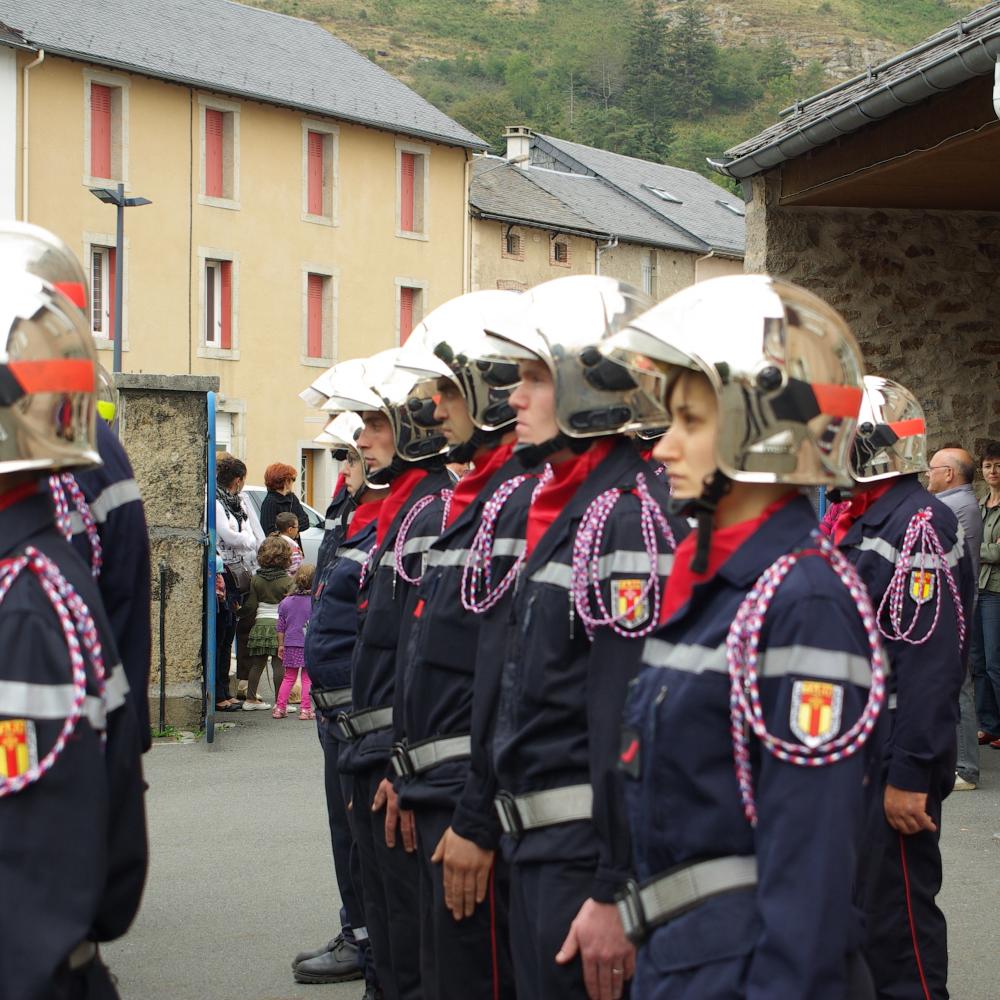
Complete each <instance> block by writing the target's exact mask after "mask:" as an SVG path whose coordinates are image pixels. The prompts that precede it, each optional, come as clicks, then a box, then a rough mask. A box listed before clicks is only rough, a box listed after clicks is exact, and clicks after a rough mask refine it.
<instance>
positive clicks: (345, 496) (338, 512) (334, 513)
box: [313, 486, 355, 604]
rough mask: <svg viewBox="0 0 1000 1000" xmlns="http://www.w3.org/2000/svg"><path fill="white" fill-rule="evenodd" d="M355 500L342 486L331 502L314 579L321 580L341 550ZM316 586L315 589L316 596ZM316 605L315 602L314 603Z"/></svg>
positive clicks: (324, 525)
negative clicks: (336, 553) (328, 565)
mask: <svg viewBox="0 0 1000 1000" xmlns="http://www.w3.org/2000/svg"><path fill="white" fill-rule="evenodd" d="M354 506H355V505H354V498H353V497H352V496H351V494H350V493H348V492H347V487H346V486H341V487H340V489H339V490H337V492H336V493H335V494H334V495H333V498H332V499H331V500H330V505H329V506H328V507H327V508H326V519H325V521H324V523H323V539H322V541H321V542H320V543H319V551H318V552H317V553H316V573H315V577H314V579H315V580H316V581H318V580H319V578H320V576H321V574H322V573H323V570H324V569H326V564H327V563H328V562H329V561H330V560H331V559H332V558H333V554H334V553H335V552H336V551H337V549H338V548H340V543H341V542H342V541H343V538H344V532H346V531H347V525H348V523H349V521H350V518H351V515H352V513H353V511H354ZM315 589H316V586H315V585H314V587H313V592H314V594H315ZM314 604H315V602H314Z"/></svg>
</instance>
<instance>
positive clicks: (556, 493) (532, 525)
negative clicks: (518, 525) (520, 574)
mask: <svg viewBox="0 0 1000 1000" xmlns="http://www.w3.org/2000/svg"><path fill="white" fill-rule="evenodd" d="M616 441H617V439H616V438H613V437H611V438H603V439H601V440H599V441H596V442H595V443H594V444H592V445H591V446H590V447H589V448H588V449H587V450H586V451H585V452H584V453H583V454H582V455H574V456H573V457H572V458H569V459H567V460H566V461H565V462H560V463H559V464H558V465H553V466H552V479H551V480H549V482H548V483H546V484H545V486H543V487H542V489H541V490H540V491H539V493H538V496H536V497H535V502H534V503H533V504H532V505H531V509H530V510H529V511H528V524H527V528H526V531H525V540H526V543H527V548H526V550H525V559H527V558H528V557H529V556H530V555H531V553H532V552H534V550H535V546H537V545H538V543H539V542H540V541H541V539H542V535H544V534H545V532H546V531H548V529H549V528H550V527H551V525H552V522H553V521H555V519H556V518H557V517H558V516H559V515H560V514H561V513H562V511H563V508H564V507H565V506H566V505H567V504H568V503H569V502H570V500H572V499H573V496H574V494H575V493H576V491H577V490H578V489H579V488H580V487H581V486H582V485H583V483H584V481H585V480H586V478H587V476H589V475H590V474H591V472H593V471H594V469H596V468H597V466H598V465H600V464H601V462H603V461H604V459H605V458H607V456H608V455H609V454H610V452H611V449H612V448H613V447H614V446H615V443H616Z"/></svg>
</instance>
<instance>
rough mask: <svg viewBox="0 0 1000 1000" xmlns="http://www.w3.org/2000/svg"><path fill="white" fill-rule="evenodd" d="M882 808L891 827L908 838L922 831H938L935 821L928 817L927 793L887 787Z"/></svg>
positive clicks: (891, 786)
mask: <svg viewBox="0 0 1000 1000" xmlns="http://www.w3.org/2000/svg"><path fill="white" fill-rule="evenodd" d="M882 808H883V809H885V818H886V819H887V820H888V821H889V826H891V827H892V828H893V829H894V830H898V831H899V832H900V833H905V834H906V835H907V836H911V835H912V834H914V833H920V831H921V830H930V831H931V832H932V833H933V832H934V831H935V830H937V825H936V824H935V822H934V820H932V819H931V818H930V816H928V815H927V794H926V792H905V791H903V789H902V788H895V787H894V786H893V785H886V786H885V798H884V799H883V800H882Z"/></svg>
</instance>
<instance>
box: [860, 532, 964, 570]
mask: <svg viewBox="0 0 1000 1000" xmlns="http://www.w3.org/2000/svg"><path fill="white" fill-rule="evenodd" d="M858 548H859V549H860V550H861V551H862V552H874V553H875V554H876V555H879V556H881V557H882V558H883V559H884V560H885V561H886V562H888V563H891V564H892V565H893V566H895V565H896V563H897V562H898V561H899V549H897V548H896V547H895V546H894V545H890V544H889V542H887V541H886V540H885V539H884V538H862V539H861V542H860V544H859V545H858ZM963 555H965V532H964V531H963V530H962V526H961V525H959V526H958V538H957V540H956V541H955V544H954V545H953V546H952V547H951V548H950V549H949V550H948V551H947V552H946V553H945V563H946V564H947V566H948V568H949V569H954V568H955V566H957V565H958V563H959V561H960V560H961V558H962V556H963ZM937 565H938V557H937V556H936V555H934V554H933V553H928V554H926V555H925V554H924V553H922V552H916V553H914V555H913V562H912V566H913V569H936V568H937Z"/></svg>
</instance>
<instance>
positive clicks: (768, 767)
mask: <svg viewBox="0 0 1000 1000" xmlns="http://www.w3.org/2000/svg"><path fill="white" fill-rule="evenodd" d="M815 527H816V516H815V514H814V512H813V510H812V508H811V506H810V504H809V502H808V500H806V499H805V498H803V497H797V498H795V499H794V500H793V501H792V502H791V503H790V504H788V505H787V506H785V507H782V508H779V509H778V510H777V511H776V512H775V513H774V514H773V515H772V516H771V517H769V518H768V519H767V520H766V521H765V522H764V523H763V524H762V525H761V527H760V528H759V529H758V530H757V531H756V533H755V534H754V535H753V536H752V537H751V538H750V539H748V540H747V541H746V542H745V543H744V544H743V545H742V546H741V547H740V548H739V549H737V550H736V552H735V553H734V554H733V555H732V556H731V557H730V558H729V559H728V560H727V561H726V562H725V563H724V564H723V565H722V567H721V568H720V569H719V571H718V573H717V574H716V575H715V576H714V577H712V578H710V579H709V580H707V581H706V582H705V583H702V584H698V585H696V586H695V587H694V590H693V593H692V595H691V598H690V600H689V602H688V603H687V604H686V605H685V606H684V607H682V608H680V609H679V610H678V611H677V612H676V613H675V614H674V615H673V617H672V618H671V619H670V621H669V622H668V623H667V624H666V625H665V626H662V627H661V628H660V629H658V630H657V632H656V633H654V635H653V636H651V637H650V638H649V639H647V640H646V643H645V648H644V649H643V651H642V668H641V671H640V673H639V676H638V677H637V678H636V680H635V681H634V683H633V684H632V686H631V690H630V692H629V697H628V702H627V705H626V711H625V724H626V728H625V734H626V740H623V741H622V742H623V746H624V745H625V743H626V741H627V740H628V738H630V737H631V738H632V739H633V740H634V741H635V742H633V743H632V745H630V746H628V747H627V748H626V749H625V750H624V753H623V755H622V764H623V767H624V766H625V764H626V763H627V764H628V765H629V766H628V768H627V774H629V777H628V778H627V779H626V797H627V802H628V811H629V820H630V824H631V829H632V840H633V849H634V851H635V859H636V868H637V872H638V875H639V878H640V879H641V880H645V879H647V878H650V877H652V876H654V875H658V874H661V873H664V872H667V871H668V870H670V869H671V868H674V867H675V866H678V865H684V864H690V863H692V862H695V861H701V860H707V859H711V858H716V857H725V856H729V855H754V854H755V855H756V856H757V866H758V879H759V882H758V887H757V891H756V893H754V892H747V891H742V892H741V891H737V892H730V893H725V894H722V895H719V896H716V897H715V898H712V899H709V900H707V901H706V902H703V903H701V904H700V905H698V906H696V907H695V908H694V909H693V910H691V911H689V912H688V913H685V914H683V915H681V916H679V917H676V918H674V919H673V920H671V921H669V922H668V923H666V924H664V925H662V926H661V927H659V928H657V929H656V930H654V931H653V932H652V935H651V937H650V938H649V940H648V941H647V942H646V944H645V946H644V948H643V949H642V950H641V951H640V953H639V964H640V969H639V972H638V973H637V982H642V983H646V982H647V981H648V980H649V979H650V978H652V979H653V980H657V981H658V982H659V985H660V991H658V992H657V995H663V996H670V997H672V998H676V1000H704V998H705V997H706V996H716V995H718V996H740V997H745V998H747V1000H804V998H806V997H808V998H809V1000H849V998H848V997H847V983H846V980H845V972H846V959H847V956H848V954H849V953H851V952H853V951H855V950H856V949H857V947H858V944H859V943H860V940H861V918H860V915H859V914H858V913H857V911H855V910H854V909H853V907H852V901H851V888H852V882H853V876H854V871H855V867H856V860H857V854H858V847H859V837H860V831H861V828H862V820H863V815H864V806H865V801H866V799H865V794H864V783H865V779H866V775H867V774H868V772H869V770H870V769H871V766H870V761H871V760H872V759H874V756H876V755H877V746H878V738H877V737H875V736H873V738H872V739H870V740H869V741H868V743H867V744H866V746H865V747H864V748H863V749H862V750H861V751H860V752H859V753H858V754H856V755H855V756H853V757H850V758H847V759H845V760H842V761H840V762H839V763H837V764H832V765H828V766H824V767H800V766H797V765H794V764H790V763H785V762H783V761H780V760H778V759H777V758H776V757H774V756H772V755H771V754H770V753H769V752H768V751H767V750H765V749H764V748H762V747H761V746H760V744H759V742H758V741H757V739H756V737H754V736H752V735H751V741H750V753H751V761H752V766H753V785H754V790H755V798H756V803H757V811H758V822H757V826H756V828H752V827H751V826H750V823H749V822H748V820H747V819H746V817H745V816H744V813H743V805H742V800H741V798H740V791H739V786H738V784H737V781H736V775H735V771H734V764H733V744H732V737H731V734H730V711H729V674H728V666H727V661H726V647H725V643H726V637H727V635H728V633H729V628H730V625H731V624H732V622H733V619H734V617H735V616H736V611H737V608H738V607H739V606H740V604H741V603H742V601H743V599H744V597H745V596H746V595H747V593H748V591H749V590H750V588H751V587H752V586H753V584H754V582H755V581H756V580H757V578H758V577H759V576H760V574H761V573H762V572H764V571H765V570H766V569H767V568H768V567H769V566H771V565H772V564H773V563H774V562H775V560H776V559H778V557H779V556H781V555H783V554H785V553H787V552H791V551H794V550H795V549H796V548H805V549H813V548H815V545H814V544H813V543H812V541H811V540H810V533H811V532H812V531H813V529H814V528H815ZM759 649H760V653H759V656H760V659H759V666H758V673H759V677H760V694H761V700H762V704H763V711H764V718H765V720H766V722H767V728H768V730H769V731H770V732H771V733H772V734H774V735H776V736H779V737H781V738H783V739H785V740H788V741H790V742H792V743H797V742H801V741H800V740H799V738H798V737H797V736H796V735H794V733H793V731H792V725H791V724H792V719H793V718H794V719H799V718H800V715H799V713H798V712H797V711H796V708H795V706H794V701H793V699H794V697H795V695H796V694H799V693H801V691H802V688H801V684H802V683H803V682H806V683H808V682H810V681H818V682H820V683H822V684H824V685H826V687H825V689H824V690H825V692H826V693H830V688H829V685H836V686H837V687H839V688H840V690H841V692H842V698H843V701H842V717H841V721H840V724H839V726H838V727H837V729H836V731H835V732H833V733H831V734H830V735H831V736H832V737H835V736H836V735H837V734H838V733H841V732H844V731H846V730H847V729H848V728H850V726H852V725H853V724H854V722H855V720H856V719H857V718H858V716H859V715H860V714H861V712H862V711H863V708H864V704H865V701H866V699H867V696H868V687H869V680H870V668H869V649H868V641H867V637H866V633H865V630H864V627H863V625H862V622H861V616H860V614H859V612H858V611H857V610H856V608H855V604H854V600H853V598H852V597H851V596H850V594H849V593H848V591H847V589H846V587H845V586H844V585H843V584H842V583H841V582H840V580H839V579H838V577H837V576H836V575H835V574H834V572H833V571H832V570H831V569H830V567H829V566H828V564H827V563H826V562H825V561H824V560H823V559H821V558H819V557H818V556H803V557H802V558H801V559H800V560H799V562H798V563H796V564H795V566H794V567H793V568H792V569H791V570H790V571H789V573H788V575H787V576H786V577H785V579H784V581H783V582H782V584H781V586H780V587H779V588H778V590H777V592H776V594H775V596H774V598H773V600H772V602H771V606H770V609H769V611H768V613H767V616H766V618H765V621H764V628H763V633H762V636H761V641H760V647H759ZM878 732H879V729H878V727H876V733H878ZM739 956H747V957H748V959H749V961H748V963H746V964H741V963H738V962H734V963H732V964H731V965H729V966H725V968H727V969H728V970H729V975H730V976H731V977H739V978H740V981H732V982H729V981H727V982H725V983H720V982H718V981H717V980H712V986H711V989H710V990H709V989H708V988H707V987H706V983H707V982H708V980H707V979H701V980H700V981H699V980H697V979H696V978H694V977H693V973H694V970H697V969H701V970H702V975H704V976H711V975H713V973H712V971H711V968H710V966H711V965H712V963H715V962H717V961H718V960H720V959H736V958H737V957H739ZM720 972H721V969H720ZM672 976H673V977H676V981H675V980H674V979H672V978H670V977H672ZM688 976H691V977H692V980H691V981H689V980H688V979H687V978H686V977H688ZM742 977H745V978H742ZM644 988H646V989H647V990H648V988H649V987H648V986H646V987H644ZM661 991H662V992H661Z"/></svg>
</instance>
